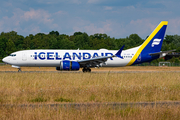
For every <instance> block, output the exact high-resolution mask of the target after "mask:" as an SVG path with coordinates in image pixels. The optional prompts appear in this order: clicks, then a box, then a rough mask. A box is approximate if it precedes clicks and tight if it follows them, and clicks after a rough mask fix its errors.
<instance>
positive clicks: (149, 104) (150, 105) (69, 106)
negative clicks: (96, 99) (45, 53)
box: [0, 101, 180, 109]
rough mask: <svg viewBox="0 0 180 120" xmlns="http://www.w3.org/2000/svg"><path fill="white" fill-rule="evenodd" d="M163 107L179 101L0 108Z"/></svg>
mask: <svg viewBox="0 0 180 120" xmlns="http://www.w3.org/2000/svg"><path fill="white" fill-rule="evenodd" d="M156 106H158V107H163V106H180V101H175V102H135V103H121V102H114V103H112V102H107V103H106V102H104V103H56V104H1V105H0V108H2V107H6V108H13V107H20V108H27V107H31V108H58V107H65V108H77V109H78V108H83V107H113V108H126V107H156Z"/></svg>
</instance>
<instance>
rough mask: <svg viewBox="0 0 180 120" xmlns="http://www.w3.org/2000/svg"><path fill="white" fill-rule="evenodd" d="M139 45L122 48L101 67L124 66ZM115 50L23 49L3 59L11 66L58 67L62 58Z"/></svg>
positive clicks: (94, 55) (73, 59)
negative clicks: (118, 53)
mask: <svg viewBox="0 0 180 120" xmlns="http://www.w3.org/2000/svg"><path fill="white" fill-rule="evenodd" d="M138 48H139V47H135V48H132V49H128V50H123V51H122V53H121V56H122V57H123V58H124V59H120V58H119V57H113V58H108V60H107V61H106V62H105V64H102V65H101V66H102V67H120V66H126V65H127V64H128V63H129V62H130V60H131V59H132V58H133V56H134V55H135V53H136V52H137V50H138ZM116 52H117V50H106V49H100V50H23V51H18V52H14V53H12V54H11V55H10V56H8V57H5V58H4V59H3V61H6V63H8V64H11V65H13V66H19V67H21V66H27V67H59V66H60V62H61V61H64V60H68V61H79V60H84V59H91V58H94V57H97V56H98V57H100V56H111V55H114V54H115V53H116Z"/></svg>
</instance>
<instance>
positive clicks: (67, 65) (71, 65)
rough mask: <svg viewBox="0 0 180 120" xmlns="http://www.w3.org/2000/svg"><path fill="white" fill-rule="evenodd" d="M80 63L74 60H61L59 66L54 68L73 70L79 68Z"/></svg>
mask: <svg viewBox="0 0 180 120" xmlns="http://www.w3.org/2000/svg"><path fill="white" fill-rule="evenodd" d="M79 68H80V65H79V63H78V62H75V61H61V62H60V67H56V70H68V71H75V70H79Z"/></svg>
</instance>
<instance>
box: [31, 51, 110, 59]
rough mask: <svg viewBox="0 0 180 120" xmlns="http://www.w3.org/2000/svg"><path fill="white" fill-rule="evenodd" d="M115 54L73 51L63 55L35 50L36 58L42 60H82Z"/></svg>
mask: <svg viewBox="0 0 180 120" xmlns="http://www.w3.org/2000/svg"><path fill="white" fill-rule="evenodd" d="M111 55H113V54H112V53H100V55H99V54H98V53H93V54H92V55H91V54H90V53H88V52H84V53H81V52H79V53H72V55H70V53H68V52H66V53H65V54H64V55H63V56H62V55H61V56H60V54H59V53H58V52H47V53H45V52H40V53H37V52H34V60H37V59H40V60H67V59H68V60H77V59H79V60H81V59H83V60H84V59H90V58H95V57H98V56H101V57H102V56H111ZM110 59H111V60H113V59H112V58H110Z"/></svg>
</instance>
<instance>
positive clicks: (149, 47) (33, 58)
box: [3, 21, 171, 72]
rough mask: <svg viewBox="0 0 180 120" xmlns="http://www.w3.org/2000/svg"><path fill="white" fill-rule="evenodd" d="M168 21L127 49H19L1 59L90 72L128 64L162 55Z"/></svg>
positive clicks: (15, 65) (17, 64)
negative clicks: (140, 42) (95, 69)
mask: <svg viewBox="0 0 180 120" xmlns="http://www.w3.org/2000/svg"><path fill="white" fill-rule="evenodd" d="M167 24H168V21H162V22H161V23H160V24H159V25H158V26H157V28H156V29H155V30H154V31H153V32H152V33H151V35H150V36H149V37H148V38H147V39H146V40H145V41H144V43H143V44H142V45H140V46H138V47H135V48H131V49H128V50H123V48H124V46H122V48H121V49H119V50H118V51H117V50H107V49H100V50H79V49H78V50H22V51H17V52H14V53H12V54H10V55H9V56H7V57H5V58H4V59H3V62H5V63H7V64H10V65H12V67H15V68H18V71H21V67H22V66H27V67H56V70H68V71H76V70H79V69H80V68H83V69H82V71H83V72H91V68H92V67H120V66H130V65H134V64H139V63H143V62H150V61H152V60H154V59H157V58H160V57H164V56H166V54H167V53H168V52H171V51H164V52H162V51H161V47H162V43H163V39H164V35H165V31H166V27H167Z"/></svg>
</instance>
